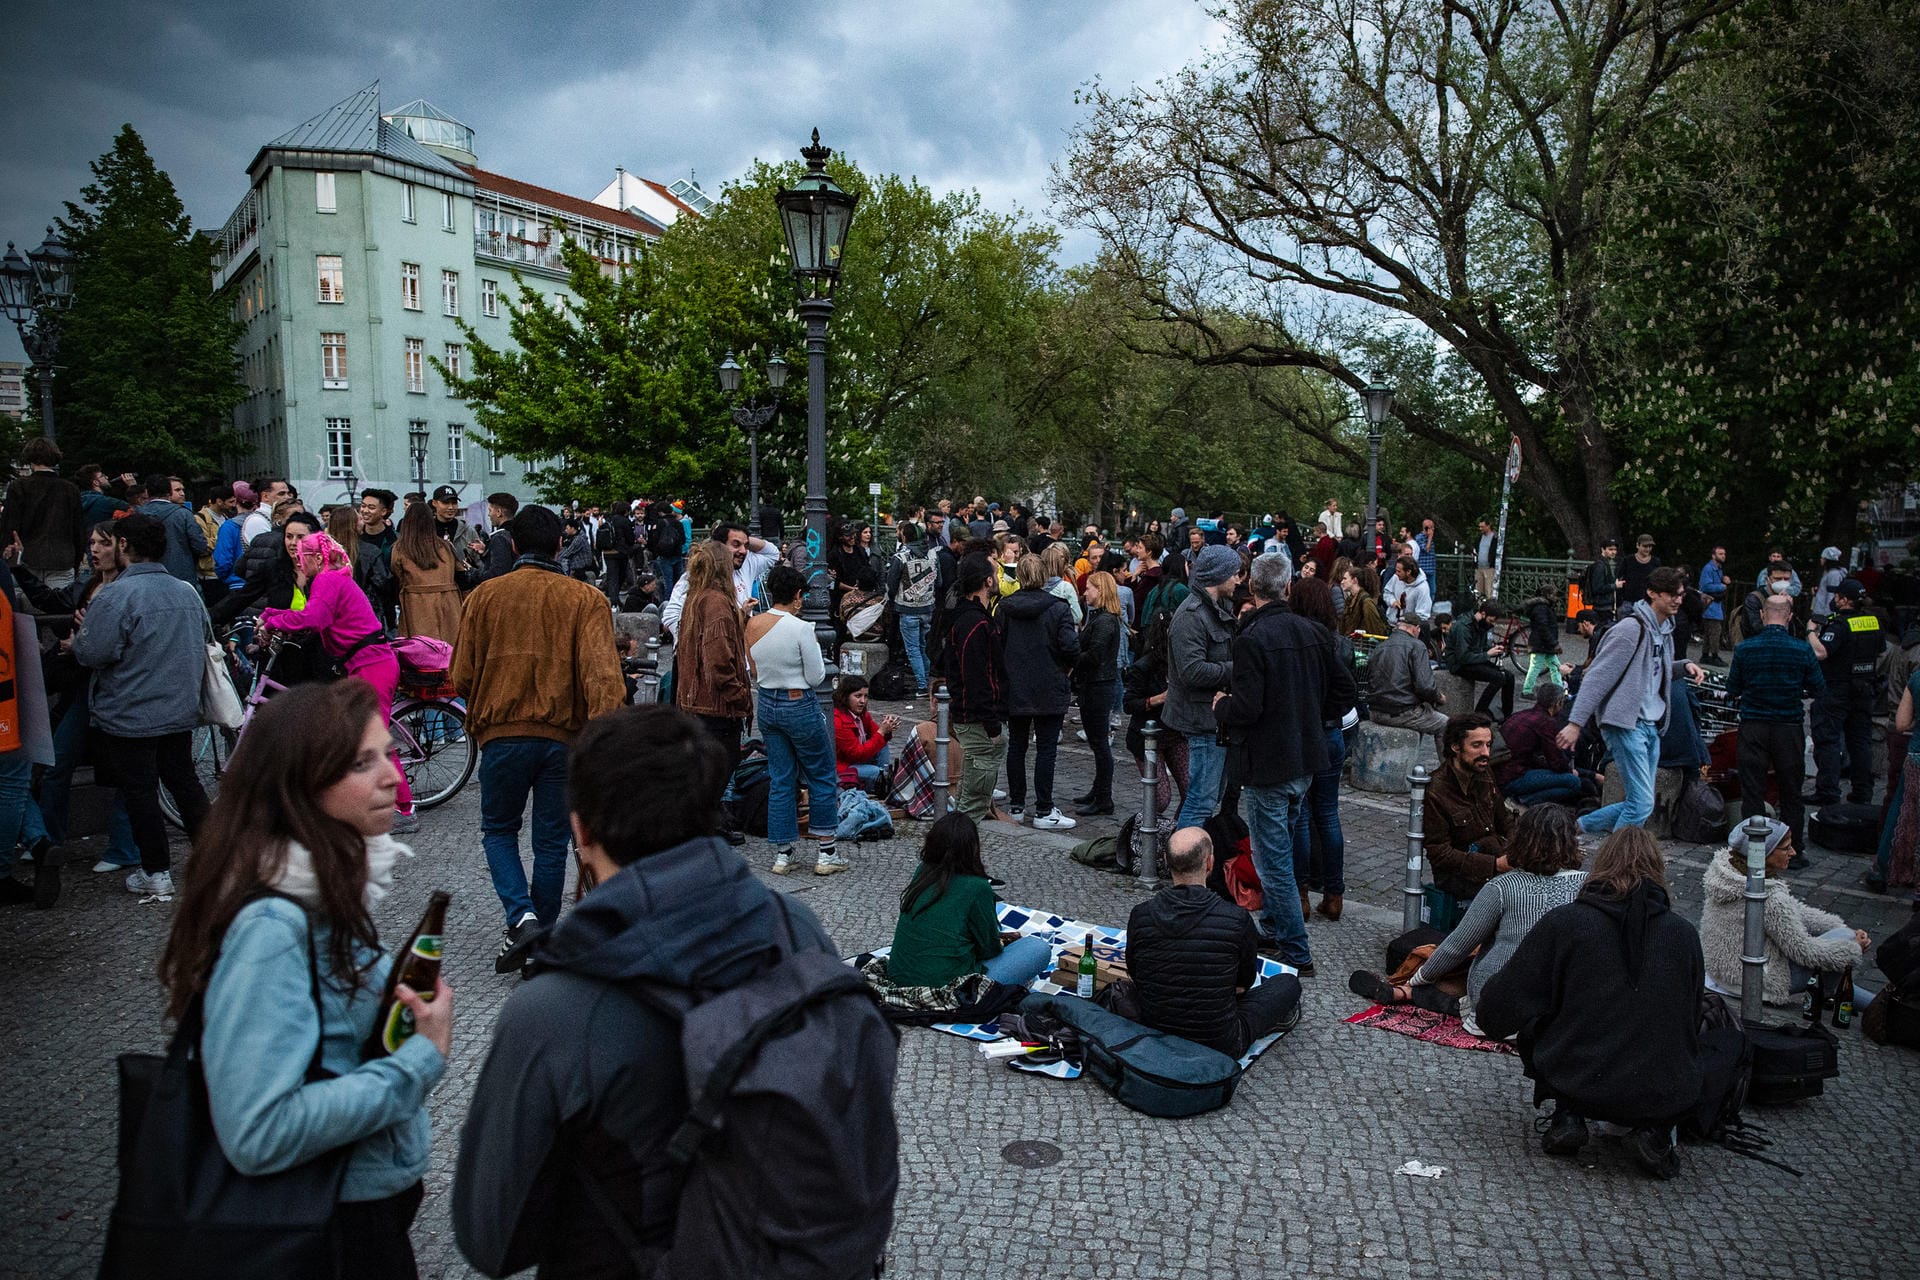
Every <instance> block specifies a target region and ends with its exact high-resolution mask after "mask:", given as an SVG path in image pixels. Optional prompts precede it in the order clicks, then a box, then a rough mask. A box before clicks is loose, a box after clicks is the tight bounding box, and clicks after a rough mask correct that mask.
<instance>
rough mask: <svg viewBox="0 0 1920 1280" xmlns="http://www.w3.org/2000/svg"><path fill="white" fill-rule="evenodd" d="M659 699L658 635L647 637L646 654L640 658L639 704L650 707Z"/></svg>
mask: <svg viewBox="0 0 1920 1280" xmlns="http://www.w3.org/2000/svg"><path fill="white" fill-rule="evenodd" d="M658 701H660V637H659V636H658V635H651V636H648V637H647V654H646V657H644V658H642V659H641V660H640V705H641V706H643V707H650V706H652V705H654V704H655V703H656V702H658Z"/></svg>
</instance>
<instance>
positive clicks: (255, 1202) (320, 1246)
mask: <svg viewBox="0 0 1920 1280" xmlns="http://www.w3.org/2000/svg"><path fill="white" fill-rule="evenodd" d="M307 965H308V972H309V975H310V977H311V979H312V991H313V1003H314V1008H315V1010H316V1011H318V1012H320V1014H321V1016H322V1019H323V1030H322V1034H321V1037H320V1040H319V1041H316V1042H315V1044H314V1047H313V1060H312V1061H311V1062H310V1063H309V1064H308V1065H307V1079H308V1080H309V1081H314V1080H324V1079H327V1078H329V1077H330V1076H331V1075H332V1074H333V1073H332V1072H329V1071H326V1070H324V1069H323V1068H322V1067H321V1066H320V1047H321V1043H322V1042H323V1041H324V1040H325V1032H324V1017H325V1011H324V1009H322V1007H321V1005H320V969H319V962H318V960H317V958H316V957H315V955H314V947H313V930H312V927H311V924H309V927H308V930H307ZM203 999H204V996H195V997H194V1000H193V1003H192V1004H191V1005H189V1006H188V1008H187V1012H186V1016H185V1017H183V1018H182V1019H181V1020H180V1026H179V1028H178V1029H177V1030H176V1031H175V1033H174V1037H173V1043H172V1045H171V1046H169V1047H168V1049H167V1053H166V1056H165V1057H161V1056H160V1055H158V1054H150V1053H128V1054H122V1055H121V1056H120V1190H119V1194H118V1195H117V1196H116V1198H115V1200H114V1206H113V1215H112V1217H111V1218H110V1219H109V1220H108V1224H107V1248H106V1254H105V1256H104V1257H102V1258H101V1261H100V1280H229V1278H230V1277H231V1278H232V1280H239V1278H240V1277H245V1278H246V1280H260V1277H264V1276H271V1277H274V1280H335V1278H336V1277H337V1276H338V1274H339V1243H338V1240H337V1239H336V1235H335V1231H334V1219H335V1214H336V1211H337V1209H338V1205H339V1200H340V1184H341V1180H342V1179H343V1178H344V1177H345V1176H346V1171H347V1161H348V1159H349V1158H350V1157H351V1155H352V1153H353V1146H352V1144H351V1143H349V1144H347V1145H345V1146H342V1147H339V1148H336V1149H335V1150H333V1151H329V1152H327V1153H325V1154H324V1155H320V1156H317V1157H315V1158H314V1159H312V1160H309V1161H307V1162H306V1163H305V1164H300V1165H296V1166H294V1167H293V1168H291V1169H287V1170H285V1171H283V1172H281V1173H275V1174H267V1175H264V1176H259V1177H249V1176H247V1175H246V1174H243V1173H241V1172H240V1171H239V1170H237V1169H235V1168H234V1167H233V1165H232V1163H231V1162H230V1161H228V1159H227V1156H226V1152H224V1151H223V1150H221V1147H220V1140H219V1137H218V1136H217V1135H216V1134H215V1133H214V1129H213V1113H212V1109H211V1107H210V1106H209V1104H208V1100H207V1078H206V1073H205V1071H204V1069H203V1067H202V1064H201V1060H200V1029H201V1022H202V1014H201V1001H202V1000H203Z"/></svg>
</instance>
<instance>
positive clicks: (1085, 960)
mask: <svg viewBox="0 0 1920 1280" xmlns="http://www.w3.org/2000/svg"><path fill="white" fill-rule="evenodd" d="M1099 968H1100V963H1099V961H1097V960H1095V959H1094V958H1093V935H1092V934H1088V935H1087V949H1086V950H1085V951H1082V952H1081V953H1080V982H1079V985H1078V986H1077V987H1075V989H1074V994H1075V995H1077V996H1079V997H1080V998H1081V999H1082V1000H1091V999H1093V975H1094V974H1095V973H1096V972H1097V971H1098V970H1099Z"/></svg>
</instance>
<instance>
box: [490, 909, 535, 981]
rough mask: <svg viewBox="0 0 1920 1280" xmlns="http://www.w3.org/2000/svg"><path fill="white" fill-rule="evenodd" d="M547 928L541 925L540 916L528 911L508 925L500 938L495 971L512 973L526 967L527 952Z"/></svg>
mask: <svg viewBox="0 0 1920 1280" xmlns="http://www.w3.org/2000/svg"><path fill="white" fill-rule="evenodd" d="M545 932H546V930H544V929H542V928H541V927H540V917H539V916H536V915H535V914H533V912H531V911H528V912H525V913H524V914H522V915H521V917H520V919H519V920H517V921H515V922H514V923H513V924H511V925H509V926H507V930H506V933H505V935H504V936H503V937H502V938H501V940H500V952H499V954H498V955H496V956H494V958H493V971H494V972H495V973H512V972H513V971H514V970H515V969H524V968H525V967H526V963H527V954H528V953H529V952H530V951H532V950H533V944H534V943H536V942H538V941H539V940H540V937H541V935H542V934H544V933H545Z"/></svg>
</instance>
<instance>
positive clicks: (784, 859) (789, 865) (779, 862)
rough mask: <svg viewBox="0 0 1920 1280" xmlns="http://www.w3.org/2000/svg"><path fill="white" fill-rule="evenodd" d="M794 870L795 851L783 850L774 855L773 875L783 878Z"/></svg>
mask: <svg viewBox="0 0 1920 1280" xmlns="http://www.w3.org/2000/svg"><path fill="white" fill-rule="evenodd" d="M791 870H793V850H791V849H782V850H781V851H780V852H778V853H776V854H774V855H773V874H775V875H777V876H783V875H785V874H787V872H789V871H791Z"/></svg>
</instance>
